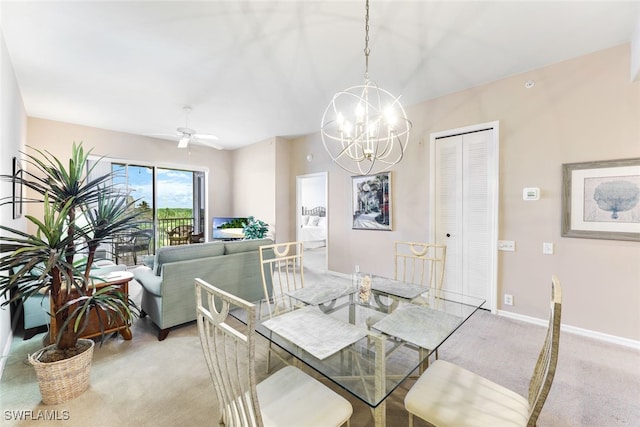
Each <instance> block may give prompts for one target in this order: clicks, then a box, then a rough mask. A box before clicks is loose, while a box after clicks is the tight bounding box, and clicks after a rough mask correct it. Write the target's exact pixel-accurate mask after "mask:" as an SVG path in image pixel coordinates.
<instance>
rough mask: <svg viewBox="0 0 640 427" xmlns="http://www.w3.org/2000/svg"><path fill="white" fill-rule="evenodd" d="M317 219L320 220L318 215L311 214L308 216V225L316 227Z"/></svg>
mask: <svg viewBox="0 0 640 427" xmlns="http://www.w3.org/2000/svg"><path fill="white" fill-rule="evenodd" d="M318 221H320V217H319V216H311V217H309V226H311V227H317V226H318Z"/></svg>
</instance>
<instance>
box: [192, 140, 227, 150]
mask: <svg viewBox="0 0 640 427" xmlns="http://www.w3.org/2000/svg"><path fill="white" fill-rule="evenodd" d="M216 139H218V138H216ZM191 142H192V143H194V144H198V145H203V146H205V147H211V148H215V149H216V150H224V147H222V146H221V145H218V144H216V143H214V142H212V141H211V140H203V139H201V138H200V137H198V138H195V137H194V138H191Z"/></svg>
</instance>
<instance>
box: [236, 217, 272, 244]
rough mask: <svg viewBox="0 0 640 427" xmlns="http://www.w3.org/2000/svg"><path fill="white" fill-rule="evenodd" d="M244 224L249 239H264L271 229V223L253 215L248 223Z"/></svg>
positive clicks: (244, 231)
mask: <svg viewBox="0 0 640 427" xmlns="http://www.w3.org/2000/svg"><path fill="white" fill-rule="evenodd" d="M243 225H244V228H243V230H242V232H243V234H244V238H245V239H247V240H253V239H263V238H264V237H265V236H266V235H267V232H268V231H269V224H267V223H266V222H264V221H261V220H259V219H258V218H255V217H253V216H250V217H248V218H247V223H246V224H243Z"/></svg>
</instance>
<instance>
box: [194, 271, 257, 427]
mask: <svg viewBox="0 0 640 427" xmlns="http://www.w3.org/2000/svg"><path fill="white" fill-rule="evenodd" d="M195 284H196V314H197V322H198V332H199V334H200V343H201V344H202V350H203V351H204V357H205V359H206V362H207V367H208V368H209V373H210V374H211V379H212V380H213V387H214V389H215V391H216V395H217V397H218V405H219V411H218V413H219V414H220V420H219V422H220V424H221V425H224V426H226V427H262V425H263V422H262V415H261V414H260V406H259V402H258V395H257V392H256V373H255V366H254V360H255V358H254V352H255V318H256V317H255V305H254V304H251V303H250V302H247V301H245V300H243V299H241V298H238V297H236V296H234V295H232V294H230V293H228V292H225V291H223V290H221V289H218V288H216V287H215V286H212V285H210V284H209V283H207V282H205V281H204V280H202V279H196V280H195ZM218 307H219V308H218ZM229 310H239V311H241V313H240V315H242V316H244V317H245V318H246V319H247V326H246V329H245V328H243V330H244V331H245V332H241V331H240V330H238V329H236V328H234V327H233V326H232V324H231V323H230V322H228V321H229Z"/></svg>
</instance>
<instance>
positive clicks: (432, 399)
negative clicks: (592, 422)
mask: <svg viewBox="0 0 640 427" xmlns="http://www.w3.org/2000/svg"><path fill="white" fill-rule="evenodd" d="M561 308H562V290H561V287H560V281H559V280H558V278H557V277H555V276H553V277H552V279H551V312H550V316H549V325H548V328H547V335H546V338H545V341H544V346H543V347H542V351H541V352H540V355H539V356H538V361H537V363H536V365H535V368H534V370H533V375H532V377H531V380H530V382H529V393H528V397H527V398H525V397H523V396H521V395H520V394H518V393H516V392H514V391H512V390H509V389H507V388H505V387H503V386H501V385H498V384H496V383H494V382H492V381H490V380H488V379H486V378H484V377H482V376H480V375H477V374H475V373H473V372H470V371H468V370H466V369H464V368H461V367H459V366H457V365H455V364H453V363H450V362H446V361H443V360H437V361H435V362H434V363H433V364H431V366H430V367H429V368H428V369H427V370H426V371H425V372H424V374H422V375H421V376H420V378H419V379H418V380H417V381H416V383H415V384H414V385H413V386H412V387H411V389H410V390H409V392H408V393H407V395H406V397H405V399H404V405H405V408H406V409H407V411H408V412H409V427H412V426H413V417H414V415H415V416H417V417H418V418H421V419H423V420H425V421H427V422H429V423H430V424H432V425H434V426H438V427H446V426H456V427H464V426H492V427H494V426H496V427H500V426H527V427H533V426H535V425H536V421H537V419H538V416H539V415H540V411H541V410H542V406H543V405H544V402H545V400H546V399H547V395H548V394H549V390H550V389H551V383H552V382H553V377H554V375H555V371H556V364H557V362H558V346H559V343H560V315H561V311H562V310H561Z"/></svg>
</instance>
